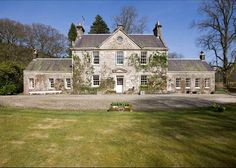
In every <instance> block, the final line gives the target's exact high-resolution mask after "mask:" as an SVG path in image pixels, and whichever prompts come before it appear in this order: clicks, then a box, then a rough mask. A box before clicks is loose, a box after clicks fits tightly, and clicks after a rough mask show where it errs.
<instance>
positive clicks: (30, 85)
mask: <svg viewBox="0 0 236 168" xmlns="http://www.w3.org/2000/svg"><path fill="white" fill-rule="evenodd" d="M29 89H34V78H29Z"/></svg>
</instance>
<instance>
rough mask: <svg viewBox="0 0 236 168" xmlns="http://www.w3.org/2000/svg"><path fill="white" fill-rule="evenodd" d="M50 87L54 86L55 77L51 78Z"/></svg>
mask: <svg viewBox="0 0 236 168" xmlns="http://www.w3.org/2000/svg"><path fill="white" fill-rule="evenodd" d="M49 87H50V88H54V79H53V78H49Z"/></svg>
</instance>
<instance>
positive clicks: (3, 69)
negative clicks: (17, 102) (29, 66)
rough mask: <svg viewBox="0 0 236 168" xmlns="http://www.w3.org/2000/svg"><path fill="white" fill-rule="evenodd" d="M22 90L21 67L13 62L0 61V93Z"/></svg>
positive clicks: (19, 91)
mask: <svg viewBox="0 0 236 168" xmlns="http://www.w3.org/2000/svg"><path fill="white" fill-rule="evenodd" d="M22 91H23V68H22V66H20V65H18V64H17V63H14V62H2V63H0V94H1V95H10V94H16V93H21V92H22Z"/></svg>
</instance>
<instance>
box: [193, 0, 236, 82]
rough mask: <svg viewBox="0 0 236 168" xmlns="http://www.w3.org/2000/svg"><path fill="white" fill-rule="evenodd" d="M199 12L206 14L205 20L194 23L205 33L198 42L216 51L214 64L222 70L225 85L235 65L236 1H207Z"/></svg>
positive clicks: (207, 48)
mask: <svg viewBox="0 0 236 168" xmlns="http://www.w3.org/2000/svg"><path fill="white" fill-rule="evenodd" d="M199 12H200V13H201V14H204V15H205V20H201V21H199V22H198V23H195V24H194V25H195V26H196V27H197V28H198V29H199V30H200V31H202V32H204V33H205V34H204V35H202V36H201V37H200V38H199V39H198V43H199V45H200V46H202V47H203V48H204V49H206V50H209V51H211V52H213V53H214V55H215V61H214V63H215V65H214V66H216V67H218V68H219V69H220V70H221V72H222V74H223V83H224V86H227V81H228V76H229V75H230V73H231V72H232V70H233V68H234V67H235V66H234V64H235V56H236V54H235V51H236V1H235V0H210V1H205V2H203V3H202V5H201V6H200V8H199Z"/></svg>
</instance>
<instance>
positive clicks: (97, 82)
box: [93, 75, 99, 86]
mask: <svg viewBox="0 0 236 168" xmlns="http://www.w3.org/2000/svg"><path fill="white" fill-rule="evenodd" d="M93 86H99V75H93Z"/></svg>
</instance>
